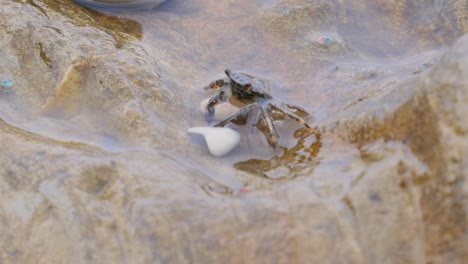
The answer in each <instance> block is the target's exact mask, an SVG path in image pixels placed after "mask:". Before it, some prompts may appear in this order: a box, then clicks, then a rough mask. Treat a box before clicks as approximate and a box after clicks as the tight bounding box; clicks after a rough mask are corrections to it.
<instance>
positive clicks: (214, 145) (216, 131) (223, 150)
mask: <svg viewBox="0 0 468 264" xmlns="http://www.w3.org/2000/svg"><path fill="white" fill-rule="evenodd" d="M188 132H189V133H192V134H200V135H202V136H203V137H204V138H205V141H206V144H207V146H208V149H209V150H210V152H211V154H213V155H214V156H217V157H222V156H224V155H226V154H228V153H229V152H231V151H232V150H233V149H234V148H235V147H237V145H239V142H240V135H239V133H238V132H237V131H235V130H233V129H230V128H227V127H191V128H189V129H188Z"/></svg>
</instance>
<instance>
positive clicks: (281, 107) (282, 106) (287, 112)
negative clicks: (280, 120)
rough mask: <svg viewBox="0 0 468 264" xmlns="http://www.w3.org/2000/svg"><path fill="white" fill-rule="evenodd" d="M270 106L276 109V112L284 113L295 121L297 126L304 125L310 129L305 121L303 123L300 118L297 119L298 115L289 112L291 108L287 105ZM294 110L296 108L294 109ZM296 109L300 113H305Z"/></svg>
mask: <svg viewBox="0 0 468 264" xmlns="http://www.w3.org/2000/svg"><path fill="white" fill-rule="evenodd" d="M271 105H272V107H274V108H277V109H278V110H280V111H282V112H284V113H285V114H286V115H287V116H288V117H289V118H291V119H294V120H296V121H297V122H298V123H299V124H301V125H304V126H305V127H307V128H311V127H310V126H309V125H308V124H307V123H306V121H305V120H304V119H302V118H301V117H299V116H298V115H296V113H294V112H293V111H291V110H290V107H291V106H289V105H287V104H284V105H286V106H284V105H283V104H271ZM294 108H296V107H294ZM297 109H299V110H300V111H303V112H305V113H307V112H306V111H305V110H302V109H300V108H297Z"/></svg>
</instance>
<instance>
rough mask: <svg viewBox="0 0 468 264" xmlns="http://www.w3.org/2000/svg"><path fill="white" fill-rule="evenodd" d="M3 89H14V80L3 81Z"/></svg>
mask: <svg viewBox="0 0 468 264" xmlns="http://www.w3.org/2000/svg"><path fill="white" fill-rule="evenodd" d="M2 88H3V89H6V90H9V89H11V88H13V81H12V80H8V79H7V80H3V81H2Z"/></svg>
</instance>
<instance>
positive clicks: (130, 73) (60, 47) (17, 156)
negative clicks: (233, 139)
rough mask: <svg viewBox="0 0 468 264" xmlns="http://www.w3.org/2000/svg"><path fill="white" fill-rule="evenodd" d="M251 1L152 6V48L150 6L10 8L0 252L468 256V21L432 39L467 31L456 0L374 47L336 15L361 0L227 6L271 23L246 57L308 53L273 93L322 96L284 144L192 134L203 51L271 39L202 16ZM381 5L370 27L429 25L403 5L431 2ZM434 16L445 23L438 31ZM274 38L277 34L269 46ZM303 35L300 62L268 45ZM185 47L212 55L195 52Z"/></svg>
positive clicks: (142, 258) (2, 259)
mask: <svg viewBox="0 0 468 264" xmlns="http://www.w3.org/2000/svg"><path fill="white" fill-rule="evenodd" d="M254 2H255V1H245V2H242V1H235V3H227V2H222V1H219V2H217V3H218V4H217V5H220V6H221V7H223V8H225V9H223V10H224V12H222V10H217V11H218V12H208V13H209V14H210V15H209V16H206V14H197V13H195V14H191V15H190V14H184V15H183V16H180V17H177V16H175V15H170V14H162V13H161V14H158V16H157V17H158V19H159V18H160V17H163V18H165V19H167V21H169V22H167V23H166V22H165V21H163V20H161V21H158V20H157V19H155V20H151V19H149V18H148V19H149V20H151V21H152V22H154V23H155V24H151V26H153V28H157V29H158V32H160V33H161V32H162V33H161V36H160V37H158V36H156V37H155V36H151V35H147V36H145V37H146V38H149V39H150V42H151V46H150V47H149V48H148V47H144V46H143V45H142V41H144V39H145V38H143V26H142V25H141V24H139V22H137V21H134V20H131V19H128V18H122V17H120V16H119V17H112V16H109V15H104V14H100V13H97V12H95V11H91V10H89V9H86V8H83V7H81V6H79V5H76V4H74V3H72V2H70V1H55V0H44V1H19V0H18V1H16V0H15V1H6V2H5V3H3V4H2V5H1V6H0V14H1V16H0V25H1V26H2V31H1V32H2V34H3V35H2V37H1V38H0V45H1V46H2V49H1V50H0V57H1V58H2V60H1V61H0V74H1V75H2V76H6V77H5V78H7V77H8V78H9V79H11V80H14V89H11V91H8V92H0V146H2V151H0V191H1V192H0V193H1V194H0V219H1V221H0V234H1V235H0V248H2V251H1V252H0V263H36V262H38V261H40V262H43V263H102V260H103V259H105V260H106V262H109V263H118V262H129V263H155V262H156V263H157V262H180V263H222V262H234V263H237V262H238V263H245V262H249V263H307V262H310V263H382V262H388V261H390V262H394V263H428V262H429V263H464V262H466V261H465V260H466V259H467V258H468V251H467V250H468V233H467V230H466V226H468V220H467V212H468V207H467V204H468V203H467V200H468V197H467V194H468V181H467V179H466V177H467V175H468V158H467V157H468V137H467V133H468V127H467V124H468V120H467V118H468V109H467V105H468V101H467V100H468V91H467V89H468V86H467V85H466V84H467V83H468V72H467V69H468V57H467V56H468V50H467V47H468V36H466V35H465V36H463V37H462V38H461V39H459V40H458V41H457V42H456V44H455V45H453V47H451V48H449V47H448V46H447V47H446V46H442V47H443V48H447V49H448V51H446V52H445V55H443V56H440V54H441V51H440V49H439V48H437V49H435V50H432V45H436V44H443V45H448V43H450V42H451V40H454V39H455V38H456V36H459V35H460V32H461V31H463V30H464V29H466V22H463V19H462V18H463V17H464V14H465V12H461V11H460V10H461V9H462V11H463V4H460V3H462V1H447V2H444V1H443V3H444V5H443V6H442V8H441V9H438V10H439V12H435V11H434V12H435V13H437V14H439V15H440V16H439V17H431V16H430V15H429V14H428V13H424V12H423V11H422V10H420V9H418V10H420V11H419V12H421V13H418V14H421V16H418V19H417V21H416V22H418V23H419V22H421V21H426V20H425V19H426V18H431V19H430V20H427V21H429V22H428V24H427V27H424V26H420V27H414V28H415V32H417V34H416V35H415V38H417V40H415V47H413V48H411V49H410V50H409V51H408V52H409V53H406V52H405V51H404V47H400V46H399V44H397V43H396V42H395V43H390V44H389V45H383V46H381V47H378V48H376V49H367V50H361V49H360V48H362V47H363V46H365V45H364V44H366V43H362V42H360V41H361V40H357V39H353V38H351V40H350V38H349V35H348V36H345V35H343V33H342V32H347V31H346V30H343V29H344V28H346V25H349V24H347V23H351V22H350V20H344V21H341V22H343V23H338V26H337V27H336V28H335V29H336V31H335V30H334V28H333V25H334V23H335V22H334V20H333V19H331V18H330V17H327V16H325V15H326V14H330V12H332V11H333V10H337V11H336V12H337V13H336V16H333V17H342V18H346V16H345V15H346V14H348V13H349V12H351V11H352V10H354V11H363V10H364V9H365V8H364V7H366V3H364V1H360V2H359V1H358V2H357V4H354V3H356V2H347V4H343V5H345V6H342V5H339V3H335V2H333V1H328V2H317V3H316V4H311V2H310V1H279V2H278V4H276V5H271V6H269V7H268V8H267V9H265V10H263V12H262V13H261V14H260V15H259V14H256V15H255V17H254V18H253V19H245V20H243V19H237V20H234V21H233V22H232V23H233V24H234V25H236V26H239V23H241V24H242V23H251V25H252V28H249V30H250V29H252V31H251V32H250V34H262V36H263V37H265V38H266V39H267V40H268V42H267V43H266V44H265V45H264V46H265V48H264V49H262V50H260V51H252V50H249V53H248V54H250V56H251V57H249V58H253V59H252V60H253V62H258V63H259V64H263V65H269V64H271V65H272V67H278V68H275V69H282V67H285V68H288V67H286V66H289V65H290V64H288V63H295V64H297V65H298V66H297V67H296V68H294V71H293V72H291V75H292V76H293V77H294V78H290V79H289V80H291V79H292V80H295V81H297V83H294V81H292V85H293V87H294V88H296V89H295V90H294V89H292V90H293V91H294V93H292V95H288V93H286V92H284V91H283V90H279V92H280V93H279V96H289V97H290V99H291V100H289V101H292V102H295V103H298V104H300V105H306V106H308V107H310V108H311V109H312V110H314V117H315V118H316V119H315V120H316V121H314V123H313V124H312V125H313V126H314V127H316V132H315V133H305V132H303V131H300V130H299V131H294V126H293V125H291V124H293V123H287V122H286V121H285V122H284V123H283V124H282V125H281V126H278V127H282V129H283V130H282V131H280V132H281V133H284V136H282V139H285V142H284V144H281V145H280V147H278V148H277V149H276V150H271V148H269V147H268V146H266V147H265V146H264V145H265V144H264V142H261V138H260V140H258V139H259V138H256V137H255V135H249V134H248V131H247V132H246V131H240V132H241V133H244V135H245V136H243V137H242V138H243V141H241V142H240V145H239V146H238V149H237V150H236V151H235V152H233V153H231V155H230V156H229V158H228V157H226V158H224V159H216V158H213V157H211V156H210V155H207V154H206V153H205V152H204V151H203V150H202V149H200V148H199V146H198V145H196V146H193V145H191V144H190V141H189V140H188V139H187V135H186V131H187V128H188V127H192V126H203V125H206V123H205V121H204V119H203V116H202V115H201V114H200V113H199V110H198V109H199V103H200V101H201V100H202V96H204V94H203V92H202V91H201V86H200V87H197V85H196V84H197V83H198V82H199V83H205V82H206V81H207V80H210V79H212V78H211V77H213V76H203V74H201V73H200V72H202V71H203V70H204V69H205V68H206V67H207V66H208V65H209V63H207V62H205V60H204V59H205V58H207V57H208V58H210V56H212V57H211V58H217V57H219V58H224V56H227V58H228V61H229V62H230V63H232V62H235V56H236V54H239V53H237V51H241V50H242V49H248V47H250V46H251V45H254V42H255V41H257V40H258V39H256V38H254V39H253V41H252V42H248V43H245V42H242V41H248V40H249V38H243V35H241V34H233V32H232V31H230V30H233V28H234V26H233V25H232V24H229V25H226V27H227V28H229V29H230V30H227V32H226V33H225V35H223V34H224V33H223V32H224V31H225V27H223V26H220V24H215V23H213V26H214V25H215V26H216V27H220V28H222V30H219V31H215V30H214V29H215V28H213V27H211V25H210V23H208V22H206V19H207V17H212V16H221V17H222V19H224V20H223V21H231V19H230V17H228V16H229V15H231V14H234V16H239V15H240V16H243V15H245V12H248V11H249V10H251V9H248V8H245V6H243V5H248V6H250V5H254V4H255V3H254ZM382 3H383V2H382V1H380V2H378V3H376V4H375V5H378V6H379V9H378V10H377V11H375V10H373V9H370V10H371V14H372V15H375V17H378V15H377V14H386V16H383V18H382V19H383V20H382V21H379V23H373V22H374V20H372V19H371V20H369V21H370V22H368V23H365V21H364V22H363V24H361V25H360V29H362V30H364V29H365V30H364V31H363V32H364V33H365V32H367V33H369V34H371V33H372V30H371V29H373V28H374V25H375V24H381V25H385V27H384V28H387V27H388V28H390V27H391V25H390V24H386V23H388V21H391V18H398V19H396V20H395V21H399V23H397V24H396V26H398V27H397V28H391V33H392V34H393V35H394V36H400V33H401V32H404V31H405V30H401V29H402V28H403V29H406V28H413V26H412V25H415V24H418V23H416V22H415V21H413V20H408V21H406V20H404V19H405V17H406V16H405V14H407V13H412V12H411V11H413V9H412V8H420V7H421V6H424V4H423V1H417V2H416V3H415V4H410V3H409V2H408V3H406V2H403V3H400V4H399V5H397V6H394V5H386V4H385V5H384V4H382ZM463 3H464V2H463ZM199 4H200V5H204V4H205V5H204V7H208V6H211V5H213V3H212V2H210V3H209V5H208V4H206V3H204V2H203V1H200V2H199ZM346 5H351V6H346ZM460 5H461V6H462V8H460ZM227 7H228V8H229V9H226V8H227ZM331 7H333V8H331ZM335 7H336V9H335ZM226 10H228V11H226ZM239 10H240V11H241V12H240V13H236V12H239ZM349 10H351V11H349ZM209 11H214V10H209ZM348 11H349V12H348ZM374 12H375V13H374ZM351 13H352V12H351ZM311 14H319V15H321V16H313V15H311ZM355 14H356V13H355ZM451 15H452V16H453V17H455V18H460V19H458V20H457V19H448V18H450V17H451ZM191 16H192V17H191ZM351 18H352V17H350V18H348V19H351ZM185 19H188V20H185ZM190 19H193V20H190ZM197 19H200V20H197ZM314 19H323V20H322V21H315V20H314ZM355 19H357V18H355ZM412 19H413V18H412ZM272 21H273V22H275V23H271V22H272ZM355 21H356V20H355ZM465 21H466V20H465ZM309 22H310V23H309ZM437 23H443V25H446V27H443V26H442V27H441V28H440V30H436V31H435V33H434V35H432V34H431V31H430V30H429V28H432V27H434V28H436V29H437V28H438V27H437V25H438V24H437ZM463 23H465V24H463ZM178 25H179V26H180V25H181V26H182V27H183V28H187V30H186V31H183V30H181V31H180V32H179V31H178V28H176V27H177V26H178ZM200 25H204V26H202V27H201V26H200ZM246 25H248V24H242V27H245V26H246ZM314 25H317V26H320V27H321V28H326V29H327V30H326V31H332V33H333V32H335V33H336V34H335V33H333V34H328V33H327V32H318V31H319V30H317V32H316V33H317V35H318V36H320V35H327V36H328V35H330V36H331V37H333V40H334V41H333V42H332V43H331V45H330V46H328V47H326V48H323V47H318V46H317V45H316V43H315V39H316V37H315V35H314V34H315V33H314V34H311V33H313V32H315V31H314V27H315V26H314ZM340 25H341V27H342V28H341V29H340ZM418 25H419V24H418ZM441 25H442V24H441ZM195 28H198V29H197V30H198V31H194V30H195ZM179 29H180V28H179ZM291 29H293V31H291ZM358 29H359V27H358V28H357V29H356V30H358ZM145 30H146V28H145ZM340 30H341V31H340ZM212 31H214V33H213V32H212ZM193 32H195V33H194V35H197V36H200V37H199V38H195V40H196V41H193V39H190V38H189V36H191V35H190V34H192V33H193ZM210 32H211V33H212V34H213V35H216V36H218V35H220V36H221V39H223V38H226V37H227V38H228V40H229V43H230V45H234V44H233V43H235V42H234V41H232V40H233V39H234V40H236V41H238V42H240V43H237V45H240V47H238V49H227V50H223V53H222V54H221V55H219V54H215V55H212V54H210V53H209V52H214V51H213V50H214V49H216V47H218V43H216V41H221V40H218V39H215V40H213V39H212V38H211V37H212V36H213V35H210ZM382 32H383V33H385V32H384V31H382ZM234 33H237V32H234ZM383 33H381V32H380V31H379V32H378V33H377V34H376V35H370V36H369V39H373V38H375V39H378V38H379V36H380V34H383ZM290 34H293V35H294V36H295V37H296V38H294V39H293V41H290V40H291V38H289V37H290ZM350 34H351V33H350ZM249 36H250V37H252V35H249ZM337 36H338V37H337ZM302 37H304V38H305V39H307V40H309V39H310V41H309V42H304V41H303V40H304V39H303V38H302ZM201 38H203V39H207V41H208V42H207V43H208V44H206V43H204V42H201V41H200V39H201ZM259 38H260V36H259ZM156 40H157V41H156ZM433 41H434V42H433ZM403 42H404V41H403ZM220 43H222V42H220ZM301 43H302V44H301ZM434 43H436V44H434ZM203 44H206V46H203ZM269 45H275V46H276V48H278V49H273V50H272V51H273V52H272V53H266V52H267V51H268V50H269V48H270V47H271V46H269ZM301 45H302V46H301ZM304 45H305V46H304ZM230 47H232V46H230ZM392 47H393V48H394V49H392ZM418 49H425V50H424V52H421V53H420V54H418V58H417V59H415V58H413V57H411V58H410V59H409V62H408V61H403V62H402V61H398V63H393V64H382V63H381V64H379V63H374V61H372V60H370V59H369V57H367V55H369V54H372V55H375V54H385V58H389V57H391V55H392V54H398V55H401V56H406V55H407V56H410V55H411V54H410V53H411V52H412V51H415V50H418ZM291 50H292V53H293V54H295V55H297V56H293V57H292V58H293V60H290V61H286V60H281V61H280V62H279V63H278V64H274V63H271V62H272V61H270V60H272V59H273V55H275V54H278V56H279V57H276V58H280V59H283V58H284V57H282V56H284V54H287V55H289V54H291V53H290V52H291ZM278 51H284V52H285V53H284V54H283V53H281V52H278ZM192 52H200V53H196V56H194V57H187V58H185V57H184V56H185V55H187V56H188V55H189V54H190V53H192ZM203 52H208V54H201V53H203ZM262 52H263V54H262ZM270 52H271V50H270ZM320 52H326V53H327V54H323V53H320ZM181 54H183V55H184V56H181ZM257 54H258V56H257ZM320 54H321V57H320V58H318V59H317V60H313V59H314V58H315V56H318V55H320ZM362 54H366V55H362ZM199 55H200V56H199ZM242 55H245V54H242ZM267 55H268V56H267ZM256 56H257V57H256ZM327 56H328V57H327ZM348 56H349V57H348ZM360 56H362V57H363V58H364V59H363V60H362V61H352V62H349V61H345V62H343V61H340V62H337V63H336V65H333V67H329V68H325V69H321V68H320V67H321V66H323V65H325V64H324V63H323V61H327V62H331V61H333V60H335V59H337V58H341V57H343V58H346V59H348V58H357V57H360ZM262 57H268V60H262V59H261V58H262ZM245 59H246V58H244V57H243V56H242V60H245ZM296 59H297V60H296ZM436 59H437V61H436ZM238 60H241V59H238ZM308 61H310V62H308ZM253 62H252V61H249V65H250V66H251V67H253V66H252V65H257V64H256V63H253ZM364 62H365V63H364ZM285 65H286V66H285ZM318 65H319V66H320V67H319V66H318ZM222 66H223V68H224V66H225V65H222ZM301 68H304V69H306V71H299V70H300V69H301ZM288 69H289V68H288ZM310 69H321V71H319V72H318V73H317V76H319V77H320V78H318V77H317V78H316V79H314V81H313V82H312V81H311V82H310V83H308V81H309V80H310V79H302V78H298V77H300V76H306V75H311V73H314V74H315V73H316V72H317V71H309V70H310ZM326 70H329V71H328V72H326V74H325V75H322V74H323V72H325V71H326ZM213 72H216V71H213ZM287 73H289V72H287ZM287 73H284V74H285V75H287ZM206 75H209V74H206ZM205 77H206V80H204V79H203V78H205ZM322 77H323V78H322ZM272 79H281V78H279V77H278V78H272ZM304 80H306V81H307V83H303V82H304ZM290 83H291V82H289V81H288V84H290ZM284 89H288V88H284ZM198 91H199V92H198ZM281 92H283V93H282V94H281ZM296 101H299V102H296ZM301 101H302V102H301ZM303 102H305V103H307V104H303ZM239 130H240V129H239ZM246 130H248V129H246ZM286 139H289V141H287V140H286ZM262 146H263V147H262ZM233 163H234V168H233V166H232V164H233ZM233 245H234V246H233Z"/></svg>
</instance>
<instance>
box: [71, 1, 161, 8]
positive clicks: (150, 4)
mask: <svg viewBox="0 0 468 264" xmlns="http://www.w3.org/2000/svg"><path fill="white" fill-rule="evenodd" d="M73 1H75V2H77V3H78V4H82V5H84V6H87V7H91V8H97V9H108V10H135V9H153V8H155V7H157V6H158V5H160V4H161V3H163V2H165V0H123V1H122V0H73Z"/></svg>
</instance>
